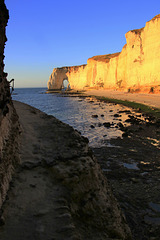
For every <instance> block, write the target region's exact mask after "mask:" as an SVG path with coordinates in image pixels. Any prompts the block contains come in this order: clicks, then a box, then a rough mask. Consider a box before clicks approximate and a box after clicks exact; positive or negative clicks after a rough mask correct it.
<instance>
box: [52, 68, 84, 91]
mask: <svg viewBox="0 0 160 240" xmlns="http://www.w3.org/2000/svg"><path fill="white" fill-rule="evenodd" d="M64 80H68V81H69V84H70V86H71V88H72V89H81V88H82V85H83V86H85V85H86V84H87V82H86V81H87V66H86V65H80V66H74V67H62V68H54V69H53V72H52V74H51V76H50V78H49V81H48V89H62V87H63V81H64Z"/></svg>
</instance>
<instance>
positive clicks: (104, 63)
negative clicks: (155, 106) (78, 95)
mask: <svg viewBox="0 0 160 240" xmlns="http://www.w3.org/2000/svg"><path fill="white" fill-rule="evenodd" d="M125 37H126V42H127V43H126V45H125V46H124V47H123V48H122V51H121V52H120V53H115V54H108V55H100V56H95V57H92V58H89V59H88V61H87V65H81V66H74V67H62V68H54V69H53V72H52V74H51V76H50V78H49V81H48V89H61V86H62V83H63V80H64V79H68V81H69V83H70V86H71V88H72V89H84V88H86V87H94V88H99V87H101V88H112V89H121V88H123V89H131V88H134V89H145V88H147V87H149V88H150V87H155V88H156V87H158V85H159V84H160V71H159V68H160V51H159V49H160V15H157V16H155V17H154V18H153V19H152V20H150V21H148V22H147V23H146V25H145V27H144V28H141V29H136V30H132V31H129V32H127V33H126V35H125Z"/></svg>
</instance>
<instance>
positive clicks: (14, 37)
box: [5, 0, 160, 87]
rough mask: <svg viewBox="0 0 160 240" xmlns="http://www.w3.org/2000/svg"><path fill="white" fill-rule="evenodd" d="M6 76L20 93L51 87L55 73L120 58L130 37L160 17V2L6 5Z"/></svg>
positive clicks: (34, 0)
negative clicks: (25, 89) (98, 58)
mask: <svg viewBox="0 0 160 240" xmlns="http://www.w3.org/2000/svg"><path fill="white" fill-rule="evenodd" d="M5 3H6V5H7V8H8V9H9V15H10V19H9V21H8V26H7V29H6V33H7V38H8V41H7V43H6V47H5V71H6V72H8V74H9V75H8V80H10V79H11V78H14V79H15V86H16V87H46V86H47V81H48V79H49V76H50V74H51V72H52V70H53V68H55V67H62V66H74V65H81V64H86V63H87V59H88V58H90V57H92V56H95V55H102V54H108V53H114V52H120V51H121V49H122V47H123V46H124V44H125V43H126V40H125V33H126V32H128V31H129V30H132V29H137V28H141V27H144V26H145V23H146V22H147V21H149V20H150V19H152V18H153V17H154V16H155V15H157V14H160V1H159V0H135V1H128V0H121V1H120V0H74V1H73V0H23V1H22V0H5Z"/></svg>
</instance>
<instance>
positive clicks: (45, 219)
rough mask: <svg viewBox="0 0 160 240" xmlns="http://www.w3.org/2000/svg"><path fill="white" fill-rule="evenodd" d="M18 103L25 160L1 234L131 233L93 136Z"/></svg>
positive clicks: (85, 237) (81, 238) (80, 238)
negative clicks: (97, 155)
mask: <svg viewBox="0 0 160 240" xmlns="http://www.w3.org/2000/svg"><path fill="white" fill-rule="evenodd" d="M14 104H15V107H16V110H17V112H18V114H19V119H20V123H21V126H22V129H23V133H22V135H21V136H22V139H21V140H22V148H21V157H22V163H21V165H20V168H19V170H18V173H17V175H16V177H15V178H14V181H13V182H12V186H14V187H12V188H11V190H10V191H9V193H8V200H7V201H6V202H5V204H4V206H3V216H2V217H3V218H4V219H5V226H3V228H0V239H1V240H6V239H11V240H17V239H23V240H28V239H31V240H32V239H40V240H42V239H57V240H58V239H60V240H61V239H63V240H69V239H77V240H89V239H92V240H97V239H106V240H110V239H117V240H118V239H119V240H120V239H126V240H127V239H131V238H130V237H131V233H130V229H129V227H128V226H127V224H126V221H125V219H124V216H123V214H122V212H121V209H120V207H119V205H118V203H117V201H116V199H115V198H114V196H113V193H112V191H111V189H110V186H109V184H108V182H107V180H106V178H105V176H104V175H103V173H102V170H101V168H100V166H99V164H98V163H97V160H96V158H95V157H94V155H93V154H92V151H91V149H90V148H89V146H88V139H86V138H84V137H82V136H81V135H80V133H79V132H78V131H76V130H74V129H73V128H72V127H70V126H69V125H67V124H64V123H62V122H60V121H59V120H57V119H56V118H54V117H53V116H48V115H47V114H45V113H43V112H41V111H39V110H37V109H35V108H33V107H31V106H28V105H26V104H24V103H20V102H15V103H14ZM26 146H27V147H26ZM15 216H16V219H15ZM11 232H12V236H11Z"/></svg>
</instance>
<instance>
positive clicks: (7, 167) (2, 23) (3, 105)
mask: <svg viewBox="0 0 160 240" xmlns="http://www.w3.org/2000/svg"><path fill="white" fill-rule="evenodd" d="M8 18H9V15H8V10H7V9H6V6H5V4H4V1H3V0H1V1H0V207H1V205H2V203H3V201H4V200H5V196H6V192H7V190H8V188H9V182H10V180H11V179H12V174H13V172H14V167H15V166H16V164H17V162H18V159H19V158H18V136H19V123H18V116H17V114H16V112H15V109H14V107H13V104H12V100H11V94H10V86H9V82H8V81H7V78H6V77H7V74H6V73H4V71H3V70H4V63H3V59H4V45H5V42H6V35H5V27H6V25H7V22H8Z"/></svg>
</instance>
